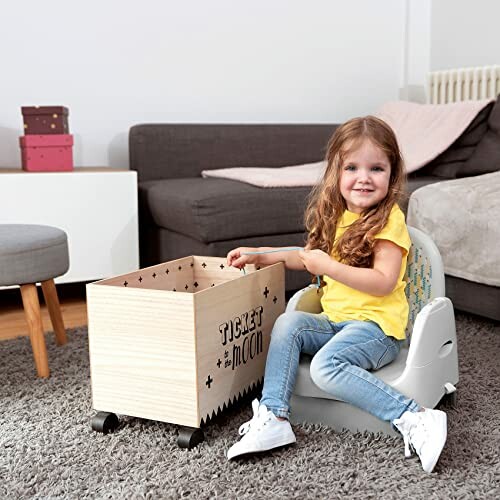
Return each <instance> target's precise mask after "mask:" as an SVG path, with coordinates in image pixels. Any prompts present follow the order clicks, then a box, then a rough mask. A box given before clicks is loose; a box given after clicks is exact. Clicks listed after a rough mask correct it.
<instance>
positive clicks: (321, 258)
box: [299, 249, 333, 276]
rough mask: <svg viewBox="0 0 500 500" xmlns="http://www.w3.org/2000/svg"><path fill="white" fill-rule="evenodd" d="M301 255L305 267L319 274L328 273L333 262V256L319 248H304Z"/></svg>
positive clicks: (312, 272)
mask: <svg viewBox="0 0 500 500" xmlns="http://www.w3.org/2000/svg"><path fill="white" fill-rule="evenodd" d="M299 257H300V259H301V260H302V263H303V264H304V268H305V269H306V270H307V271H309V272H310V273H311V274H315V275H317V276H323V275H325V274H326V275H328V274H329V272H330V271H329V270H330V268H331V266H332V263H333V259H332V257H330V256H329V255H328V254H327V253H326V252H323V250H319V249H315V250H308V249H305V250H302V251H300V252H299Z"/></svg>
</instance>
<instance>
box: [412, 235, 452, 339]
mask: <svg viewBox="0 0 500 500" xmlns="http://www.w3.org/2000/svg"><path fill="white" fill-rule="evenodd" d="M408 231H409V233H410V238H411V243H412V245H411V248H410V252H409V254H408V262H407V266H406V280H407V286H406V289H405V292H406V297H407V298H408V304H409V306H410V311H409V315H408V326H407V327H406V338H407V339H410V338H411V333H412V331H413V324H414V323H415V319H416V317H417V314H418V313H419V312H420V310H421V309H422V308H423V307H424V306H425V305H426V304H428V303H429V302H430V301H431V300H432V299H434V298H435V297H444V295H445V288H444V268H443V261H442V259H441V254H440V253H439V250H438V248H437V246H436V244H435V243H434V241H432V239H431V238H430V236H428V235H427V234H425V233H423V232H422V231H420V230H419V229H416V228H414V227H411V226H408Z"/></svg>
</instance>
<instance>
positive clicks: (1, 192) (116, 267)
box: [0, 168, 139, 283]
mask: <svg viewBox="0 0 500 500" xmlns="http://www.w3.org/2000/svg"><path fill="white" fill-rule="evenodd" d="M0 223H17V224H47V225H49V226H56V227H59V228H61V229H63V230H64V231H66V233H67V235H68V245H69V258H70V268H69V271H68V272H67V273H66V274H65V275H64V276H61V277H60V278H58V279H56V280H55V282H56V283H74V282H81V281H93V280H97V279H101V278H107V277H110V276H115V275H118V274H124V273H129V272H131V271H133V270H136V269H138V267H139V240H138V215H137V172H135V171H133V170H118V169H113V168H75V170H74V171H72V172H40V173H39V172H36V173H35V172H24V171H22V170H19V169H0Z"/></svg>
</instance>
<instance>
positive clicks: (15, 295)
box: [0, 283, 87, 341]
mask: <svg viewBox="0 0 500 500" xmlns="http://www.w3.org/2000/svg"><path fill="white" fill-rule="evenodd" d="M38 288H39V290H38V296H39V300H40V305H41V309H42V318H43V326H44V330H45V331H46V332H48V331H52V330H53V328H52V324H51V322H50V318H49V313H48V311H47V307H46V306H45V303H44V301H43V294H42V292H41V289H40V287H38ZM57 293H58V295H59V302H60V304H61V310H62V316H63V320H64V326H65V327H66V328H74V327H77V326H83V325H86V324H87V305H86V302H85V284H83V283H72V284H66V285H57ZM23 335H26V336H27V335H28V325H27V323H26V318H25V316H24V310H23V304H22V300H21V292H20V290H19V288H13V289H8V290H0V341H2V340H6V339H11V338H14V337H20V336H23Z"/></svg>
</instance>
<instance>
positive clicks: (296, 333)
mask: <svg viewBox="0 0 500 500" xmlns="http://www.w3.org/2000/svg"><path fill="white" fill-rule="evenodd" d="M399 348H400V346H399V341H398V340H396V339H395V338H394V337H388V336H387V335H386V334H385V333H384V332H383V331H382V330H381V329H380V327H379V326H378V325H377V324H376V323H373V322H371V321H344V322H341V323H334V322H332V321H330V320H329V319H328V317H327V316H326V315H324V314H311V313H306V312H300V311H293V312H287V313H285V314H282V315H281V316H280V317H279V318H278V319H277V320H276V323H275V324H274V327H273V331H272V333H271V342H270V345H269V352H268V354H267V362H266V371H265V375H264V388H263V390H262V399H261V403H262V404H264V405H266V406H267V408H268V409H269V410H271V411H272V412H273V413H274V414H275V415H276V416H278V417H285V418H288V417H289V415H290V397H291V395H292V391H293V388H294V386H295V378H296V376H297V368H298V364H299V357H300V353H302V352H303V353H306V354H310V355H314V357H313V359H312V361H311V368H310V373H311V378H312V380H313V382H314V383H315V384H316V385H317V386H318V387H319V388H320V389H322V390H323V391H325V392H327V393H328V394H331V395H332V396H334V397H335V399H338V400H341V401H345V402H347V403H351V404H352V405H354V406H357V407H358V408H361V409H363V410H365V411H367V412H369V413H371V414H372V415H375V416H376V417H378V418H380V419H382V420H388V421H392V420H394V419H395V418H399V417H400V416H401V415H402V414H403V413H404V412H405V411H407V410H409V411H418V410H419V408H420V407H419V405H418V404H417V403H416V402H415V401H414V400H413V399H410V398H407V397H406V396H404V395H403V394H401V393H399V392H398V391H396V390H394V389H393V388H392V387H390V386H389V385H387V384H386V383H385V382H383V381H382V380H380V379H379V378H377V377H375V376H374V375H373V374H372V373H370V372H369V371H368V370H377V369H378V368H381V367H382V366H384V365H387V364H388V363H390V362H391V361H393V360H394V359H395V358H396V356H397V355H398V353H399Z"/></svg>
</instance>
